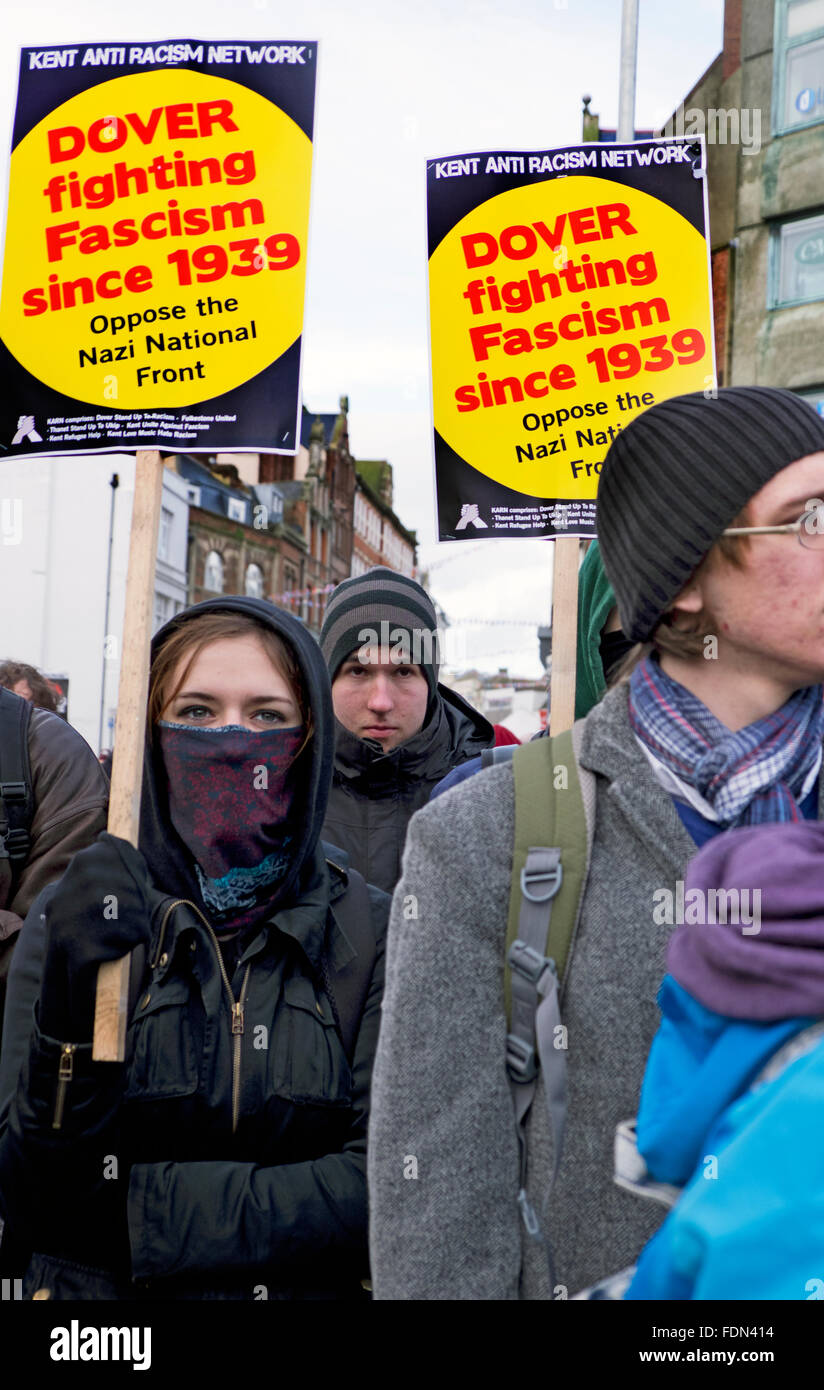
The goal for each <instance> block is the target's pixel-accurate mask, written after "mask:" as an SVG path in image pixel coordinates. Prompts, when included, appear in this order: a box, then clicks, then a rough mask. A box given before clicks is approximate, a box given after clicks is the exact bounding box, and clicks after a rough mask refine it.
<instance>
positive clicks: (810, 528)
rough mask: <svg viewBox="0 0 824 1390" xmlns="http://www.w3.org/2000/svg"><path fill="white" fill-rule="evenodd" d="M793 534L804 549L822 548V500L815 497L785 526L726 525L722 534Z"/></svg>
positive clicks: (823, 531) (823, 503)
mask: <svg viewBox="0 0 824 1390" xmlns="http://www.w3.org/2000/svg"><path fill="white" fill-rule="evenodd" d="M793 533H794V534H795V535H796V536H798V540H799V544H800V545H803V546H804V548H805V550H824V502H820V501H819V500H818V498H815V500H814V501H813V502H808V503H807V510H806V511H805V512H804V514H803V516H800V517H799V518H798V521H791V522H789V523H788V524H787V525H786V526H728V527H727V529H726V531H722V532H721V535H722V536H778V535H790V534H793Z"/></svg>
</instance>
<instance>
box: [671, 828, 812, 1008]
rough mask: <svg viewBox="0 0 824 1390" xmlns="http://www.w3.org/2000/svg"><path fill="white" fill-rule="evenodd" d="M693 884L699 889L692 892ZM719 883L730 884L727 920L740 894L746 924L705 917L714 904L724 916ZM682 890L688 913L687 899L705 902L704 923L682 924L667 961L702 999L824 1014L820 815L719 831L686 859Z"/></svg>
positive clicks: (717, 914) (727, 1005)
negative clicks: (815, 818)
mask: <svg viewBox="0 0 824 1390" xmlns="http://www.w3.org/2000/svg"><path fill="white" fill-rule="evenodd" d="M694 889H698V890H699V892H700V893H701V894H702V898H700V899H698V898H692V899H691V898H690V892H691V890H694ZM719 889H721V890H727V893H728V896H727V899H726V902H727V906H728V909H729V911H728V919H729V918H730V917H731V916H732V911H731V909H732V907H733V905H734V904H735V903H736V902H737V903H738V906H739V911H740V908H741V906H742V905H744V907H745V913H746V916H747V920H748V922H749V925H747V923H745V922H743V921H739V923H738V924H737V925H732V924H731V923H730V922H729V920H728V923H727V924H726V925H722V924H721V923H720V922H718V921H717V920H716V921H715V923H713V922H712V921H711V914H710V911H709V907H710V904H712V903H714V904H715V906H716V911H715V913H714V916H715V917H716V918H718V917H720V915H721V914H720V911H718V909H719V908H720V905H721V901H722V900H719V899H718V898H717V897H713V896H712V893H713V891H715V892H717V890H719ZM743 890H746V891H747V894H748V896H747V898H746V899H742V898H741V897H740V895H741V894H742V891H743ZM730 891H732V893H733V894H734V895H735V896H729V894H730ZM759 892H760V902H759V899H758V896H757V895H758V893H759ZM754 893H755V895H756V896H755V897H754ZM684 896H685V904H686V911H685V916H686V915H687V912H688V911H689V909H690V903H691V902H692V903H694V904H695V908H696V909H697V910H698V911H700V908H701V905H702V904H703V908H704V911H703V918H704V922H703V923H702V924H701V925H685V926H680V927H678V929H677V930H676V931H675V932H674V933H673V936H672V940H671V941H670V946H669V955H668V962H667V963H668V966H669V971H670V974H671V975H673V976H674V978H675V979H676V980H677V981H678V983H679V984H680V985H683V987H684V989H686V990H688V991H689V993H690V994H692V995H693V996H694V997H695V998H696V999H698V1000H699V1002H700V1003H701V1004H703V1005H704V1006H705V1008H708V1009H712V1010H713V1011H714V1012H715V1013H719V1014H724V1015H726V1016H727V1017H729V1018H742V1019H752V1020H754V1021H757V1022H767V1021H775V1020H778V1019H784V1018H796V1017H808V1016H809V1017H812V1018H819V1017H824V824H822V823H820V822H818V821H801V822H798V823H795V824H790V825H760V826H758V827H756V828H754V829H749V828H748V829H743V830H729V831H727V832H726V833H725V834H723V835H718V836H715V837H714V838H713V839H712V840H710V841H709V842H708V843H707V844H706V845H704V847H703V849H701V850H699V852H698V854H696V855H695V857H694V858H693V859H692V860H691V861H690V864H689V867H688V869H687V873H686V879H685V895H684ZM696 915H697V914H696Z"/></svg>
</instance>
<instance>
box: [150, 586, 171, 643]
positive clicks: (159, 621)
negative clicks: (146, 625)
mask: <svg viewBox="0 0 824 1390" xmlns="http://www.w3.org/2000/svg"><path fill="white" fill-rule="evenodd" d="M172 602H173V600H172V599H170V598H169V597H168V596H167V595H166V594H158V593H156V594H155V596H154V615H153V621H152V635H154V634H155V633H156V632H157V630H158V628H161V627H162V626H163V624H164V623H167V622H168V621H169V619H170V618H171V616H172V614H173V613H174V612H175V611H176V610H175V609H174V608H173V607H172Z"/></svg>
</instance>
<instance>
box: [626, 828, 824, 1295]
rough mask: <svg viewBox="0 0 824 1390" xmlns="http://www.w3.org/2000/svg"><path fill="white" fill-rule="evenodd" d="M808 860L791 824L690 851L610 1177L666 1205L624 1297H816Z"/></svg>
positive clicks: (819, 1042)
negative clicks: (630, 1157)
mask: <svg viewBox="0 0 824 1390" xmlns="http://www.w3.org/2000/svg"><path fill="white" fill-rule="evenodd" d="M822 863H824V825H822V824H820V823H819V822H815V821H804V820H799V821H798V822H797V823H794V824H785V825H769V826H759V827H757V828H754V829H744V830H733V831H729V832H727V833H726V834H723V835H720V836H717V837H716V838H714V839H712V840H710V841H709V842H708V843H707V844H706V845H705V846H704V848H703V849H701V850H700V851H699V853H698V854H697V855H696V856H695V859H694V860H693V861H692V864H691V866H690V868H689V870H688V873H687V877H686V880H685V886H684V902H683V918H684V919H685V920H684V922H683V924H682V925H680V926H678V928H677V930H676V931H675V932H674V934H673V938H672V941H671V944H670V949H669V957H668V965H669V973H668V974H667V976H665V978H664V982H663V985H662V987H661V992H660V997H659V1002H660V1006H661V1011H662V1021H661V1026H660V1029H659V1032H658V1034H657V1035H656V1038H655V1041H654V1043H653V1045H652V1048H651V1051H650V1056H649V1061H648V1064H647V1070H646V1074H645V1078H644V1083H643V1089H642V1094H641V1105H640V1111H639V1115H638V1121H637V1145H638V1152H639V1154H640V1156H641V1158H642V1159H643V1163H644V1164H645V1165H646V1169H647V1175H646V1177H645V1178H644V1179H643V1180H641V1181H636V1182H633V1181H626V1180H625V1179H622V1176H621V1173H620V1165H619V1171H618V1172H617V1173H616V1178H617V1181H618V1182H619V1183H623V1185H625V1186H634V1187H636V1190H638V1191H640V1192H643V1191H644V1190H645V1189H646V1191H647V1192H648V1193H649V1195H653V1196H655V1195H658V1196H659V1197H661V1196H662V1195H663V1196H664V1198H666V1188H667V1187H671V1188H673V1189H675V1190H674V1191H673V1193H672V1196H673V1197H677V1200H676V1202H675V1205H674V1207H673V1210H672V1211H671V1213H670V1215H669V1217H668V1218H667V1220H666V1221H665V1222H664V1225H663V1226H662V1227H661V1228H660V1230H659V1231H658V1232H657V1233H656V1235H655V1236H654V1237H653V1239H652V1240H651V1241H650V1242H649V1244H648V1245H647V1246H646V1247H645V1248H644V1250H643V1252H642V1254H641V1256H640V1259H639V1261H638V1264H637V1268H636V1271H635V1274H634V1277H633V1279H632V1283H631V1284H630V1287H629V1289H628V1291H627V1292H626V1294H625V1297H626V1298H628V1299H679V1300H683V1299H810V1298H820V1297H822V1296H824V1144H822V1143H821V1142H820V1136H821V1117H822V1114H824V1021H823V1020H824V950H823V949H822V948H823V947H824V877H823V876H822ZM657 907H658V908H659V909H660V910H666V907H667V905H666V904H664V903H663V902H661V903H659V904H657ZM636 1176H637V1175H636ZM662 1185H663V1189H664V1190H663V1194H662ZM678 1189H682V1190H681V1191H680V1195H679V1194H678Z"/></svg>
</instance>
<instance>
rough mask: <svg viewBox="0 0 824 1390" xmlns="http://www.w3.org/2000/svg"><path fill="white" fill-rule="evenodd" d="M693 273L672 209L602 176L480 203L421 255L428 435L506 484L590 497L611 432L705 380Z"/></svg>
mask: <svg viewBox="0 0 824 1390" xmlns="http://www.w3.org/2000/svg"><path fill="white" fill-rule="evenodd" d="M707 272H708V266H707V243H706V241H705V239H704V237H703V236H702V235H701V233H700V232H698V231H696V229H695V228H694V227H693V226H692V225H691V224H690V223H689V222H687V220H686V219H685V218H684V217H682V215H681V214H680V213H678V212H676V211H674V210H673V209H672V208H671V207H668V206H667V205H666V204H665V203H663V202H661V201H660V200H659V199H658V198H653V197H651V196H650V195H649V194H647V193H641V192H638V191H637V190H635V189H632V188H627V187H625V186H624V185H620V184H615V183H611V182H610V181H609V180H607V179H599V178H588V177H577V176H573V177H567V178H563V179H553V180H548V181H547V182H545V183H541V184H531V185H528V186H525V187H520V188H513V189H511V190H509V191H507V192H505V193H500V194H498V195H497V196H496V197H494V198H490V199H489V200H488V201H487V202H485V203H482V204H481V205H480V206H479V207H477V208H474V209H473V210H472V211H471V212H470V213H468V214H467V215H466V216H465V217H464V218H462V220H461V221H460V222H458V223H457V224H456V226H454V227H453V228H452V229H451V230H450V231H449V232H448V233H447V235H446V236H445V237H444V239H443V241H442V242H441V243H440V244H439V245H438V247H437V248H436V249H435V251H434V252H433V254H432V256H431V258H430V262H429V295H430V322H431V338H432V381H433V403H434V418H435V428H436V430H437V431H438V432H439V433H440V434H441V435H442V437H443V438H444V439H445V440H446V442H447V444H449V445H450V447H451V448H452V449H453V450H454V451H455V453H456V454H458V455H459V456H460V457H461V458H463V459H465V460H466V462H467V463H469V464H471V465H472V467H473V468H477V469H478V470H479V472H481V473H484V474H485V475H486V476H487V477H489V478H492V479H494V480H495V481H496V482H499V483H502V484H504V485H505V486H506V487H509V488H512V489H514V490H515V491H518V492H523V493H526V494H529V495H532V496H535V497H546V498H552V497H565V498H579V497H580V498H592V497H594V496H595V493H596V490H597V482H598V478H597V473H596V471H595V464H596V462H600V460H602V459H603V457H604V455H605V453H606V451H607V448H608V447H609V443H610V441H611V439H612V438H613V437H614V435H615V433H617V432H618V430H620V429H621V428H623V427H624V426H626V425H627V424H628V423H629V421H630V420H631V419H632V418H633V416H634V415H637V414H638V413H639V412H640V411H641V410H642V409H646V408H647V406H648V405H651V404H653V402H654V401H659V400H664V399H666V398H667V397H669V396H674V395H679V394H681V393H683V392H687V391H696V390H702V389H704V388H705V387H706V386H707V385H708V384H709V383H711V382H712V380H713V358H712V340H711V334H712V326H711V319H710V313H709V306H708V295H707ZM627 392H630V393H631V398H630V401H629V402H628V401H627V398H626V393H627ZM649 394H651V395H652V396H653V401H650V400H647V401H646V402H642V400H641V398H642V396H644V395H649ZM619 396H620V397H621V398H622V400H623V404H621V403H620V402H619V400H618V397H619ZM635 400H637V401H638V404H637V405H636V404H633V403H632V402H633V401H635ZM564 412H566V414H565V415H564ZM559 416H560V420H559ZM590 441H593V442H590ZM573 465H575V466H574V467H573ZM587 465H588V467H587Z"/></svg>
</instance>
